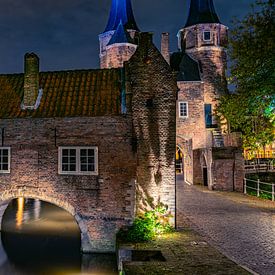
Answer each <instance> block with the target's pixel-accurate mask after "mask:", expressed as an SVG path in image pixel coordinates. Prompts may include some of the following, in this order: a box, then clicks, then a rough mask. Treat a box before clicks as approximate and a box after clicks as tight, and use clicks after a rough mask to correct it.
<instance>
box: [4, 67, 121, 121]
mask: <svg viewBox="0 0 275 275" xmlns="http://www.w3.org/2000/svg"><path fill="white" fill-rule="evenodd" d="M39 77H40V88H42V89H43V96H42V99H41V102H40V105H39V107H38V109H37V110H33V111H31V110H22V109H21V107H20V104H21V102H22V99H23V86H24V85H23V84H24V74H10V75H0V118H23V117H37V118H38V117H75V116H102V115H117V114H119V113H120V86H121V85H120V70H117V69H108V70H76V71H59V72H41V73H40V74H39Z"/></svg>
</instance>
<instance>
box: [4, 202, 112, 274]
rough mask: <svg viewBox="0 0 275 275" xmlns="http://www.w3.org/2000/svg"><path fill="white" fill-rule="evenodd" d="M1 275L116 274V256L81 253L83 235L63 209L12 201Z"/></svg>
mask: <svg viewBox="0 0 275 275" xmlns="http://www.w3.org/2000/svg"><path fill="white" fill-rule="evenodd" d="M1 240H2V242H0V275H38V274H46V275H76V274H87V275H88V274H89V275H90V274H91V275H92V274H94V275H97V274H104V275H112V274H117V271H116V270H117V269H116V259H115V255H112V254H107V255H106V254H105V255H103V254H91V255H81V253H80V245H81V244H80V231H79V227H78V225H77V223H76V222H75V220H74V218H73V217H72V216H71V215H70V214H69V213H68V212H66V211H64V210H63V209H60V208H58V207H56V206H54V205H52V204H49V203H46V202H42V201H39V200H33V199H24V198H19V199H17V200H13V201H12V202H11V203H10V204H9V206H8V208H7V209H6V211H5V214H4V216H3V220H2V232H1Z"/></svg>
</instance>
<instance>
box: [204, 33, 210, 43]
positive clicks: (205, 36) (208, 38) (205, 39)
mask: <svg viewBox="0 0 275 275" xmlns="http://www.w3.org/2000/svg"><path fill="white" fill-rule="evenodd" d="M203 40H204V41H210V40H211V32H210V31H205V32H203Z"/></svg>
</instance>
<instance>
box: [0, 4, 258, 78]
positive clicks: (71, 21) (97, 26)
mask: <svg viewBox="0 0 275 275" xmlns="http://www.w3.org/2000/svg"><path fill="white" fill-rule="evenodd" d="M132 2H133V8H134V13H135V17H136V21H137V23H138V25H139V27H140V29H141V30H143V31H152V32H154V34H155V35H154V39H155V43H156V44H157V45H159V42H160V39H159V38H160V35H161V32H170V33H171V48H172V49H171V50H176V33H177V31H178V30H179V29H180V28H181V27H182V26H183V25H184V23H185V20H186V17H187V11H188V2H189V0H173V1H171V0H161V1H160V0H150V1H148V0H139V1H138V0H132ZM253 2H254V0H231V1H228V0H215V7H216V10H217V13H218V15H219V17H220V20H221V21H222V22H223V23H224V24H225V25H227V26H229V27H230V26H231V22H230V21H231V20H232V18H233V17H237V18H242V17H243V16H244V15H245V14H247V13H248V11H249V10H250V4H251V3H253ZM0 3H1V9H0V30H1V36H0V37H1V40H0V72H1V73H11V72H21V71H22V70H23V56H24V54H25V53H26V52H30V51H34V52H36V53H37V54H38V55H39V56H40V59H41V69H42V70H62V69H75V68H96V67H98V34H99V33H100V32H102V31H103V30H104V27H105V24H106V23H107V19H108V14H109V8H110V4H111V0H100V1H98V0H47V1H45V0H0Z"/></svg>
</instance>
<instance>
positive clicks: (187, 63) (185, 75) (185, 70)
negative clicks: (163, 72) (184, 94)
mask: <svg viewBox="0 0 275 275" xmlns="http://www.w3.org/2000/svg"><path fill="white" fill-rule="evenodd" d="M170 64H171V68H172V70H173V71H176V72H178V75H177V81H201V77H200V69H199V64H198V62H196V61H195V60H194V59H192V58H191V57H190V56H189V55H188V54H187V53H184V52H177V53H173V54H172V56H171V61H170Z"/></svg>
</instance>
